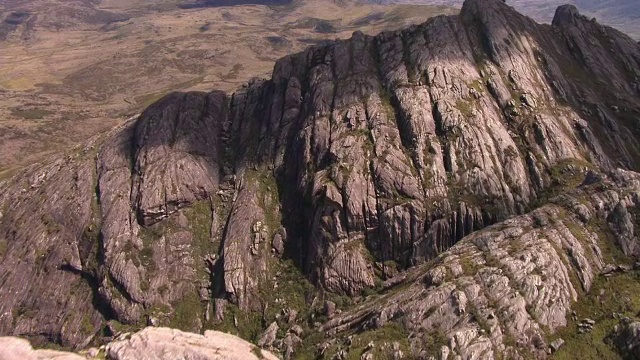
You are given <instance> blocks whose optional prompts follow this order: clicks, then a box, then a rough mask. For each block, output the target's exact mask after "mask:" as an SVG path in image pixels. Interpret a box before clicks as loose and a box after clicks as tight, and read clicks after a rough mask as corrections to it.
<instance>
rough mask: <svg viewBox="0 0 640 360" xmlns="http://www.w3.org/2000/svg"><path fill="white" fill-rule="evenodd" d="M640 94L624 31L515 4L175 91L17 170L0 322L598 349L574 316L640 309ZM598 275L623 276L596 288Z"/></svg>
mask: <svg viewBox="0 0 640 360" xmlns="http://www.w3.org/2000/svg"><path fill="white" fill-rule="evenodd" d="M639 94H640V46H639V45H638V44H637V43H636V42H635V41H633V40H632V39H631V38H629V37H628V36H626V35H624V34H622V33H620V32H619V31H617V30H614V29H612V28H609V27H606V26H602V25H600V24H598V23H597V22H594V21H591V20H589V19H587V18H585V17H582V16H580V15H579V14H578V12H577V11H576V10H575V8H573V7H561V8H560V9H558V11H557V14H556V18H555V19H554V21H553V25H551V26H550V25H540V24H537V23H536V22H534V21H533V20H531V19H529V18H527V17H525V16H523V15H521V14H519V13H517V12H516V11H515V10H514V9H513V8H511V7H509V6H508V5H506V4H505V3H504V2H503V1H500V0H467V1H466V2H465V4H464V6H463V8H462V11H461V13H460V15H458V16H439V17H436V18H432V19H431V20H429V21H428V22H426V23H424V24H422V25H419V26H413V27H410V28H408V29H405V30H402V31H395V32H387V33H382V34H380V35H377V36H367V35H364V34H362V33H360V32H355V33H354V34H353V37H352V38H351V39H349V40H345V41H336V42H332V43H329V44H324V45H318V46H313V47H310V48H308V49H307V50H305V51H304V52H302V53H298V54H293V55H290V56H287V57H285V58H282V59H280V60H279V61H277V63H276V65H275V68H274V70H273V75H272V78H271V79H268V80H263V79H254V80H252V81H251V82H250V83H248V84H247V85H245V86H244V87H242V88H241V89H238V90H237V91H236V92H235V93H233V94H226V93H223V92H220V91H213V92H209V93H200V92H190V93H173V94H171V95H168V96H166V97H164V98H163V99H161V100H160V101H158V102H157V103H155V104H153V105H151V106H150V107H149V108H148V109H147V110H145V111H144V113H143V114H142V115H141V116H140V117H139V118H138V119H137V120H136V121H134V122H130V123H127V124H125V125H124V126H122V127H120V128H118V129H115V130H113V131H112V132H111V133H110V134H109V135H107V136H104V137H100V138H96V139H94V140H92V141H89V142H88V143H87V144H86V146H84V147H80V148H78V149H77V151H75V152H72V153H69V154H66V155H64V156H60V157H58V158H55V159H52V160H51V161H50V162H48V163H45V164H42V165H39V166H33V167H31V168H29V169H27V170H25V171H24V172H22V173H21V174H18V175H16V176H15V177H13V178H12V179H10V180H7V181H4V182H3V183H0V209H1V215H0V251H1V252H0V270H1V271H0V284H2V285H1V286H2V293H1V294H0V314H2V316H0V333H2V334H11V335H19V336H26V337H30V338H32V340H35V341H39V342H55V343H58V344H61V345H63V346H66V347H78V348H82V347H85V346H87V345H88V344H90V343H97V342H101V341H106V340H109V339H110V337H113V336H116V335H117V334H118V333H120V332H123V331H127V330H130V329H134V328H139V327H142V326H144V325H147V324H150V325H154V326H159V325H162V326H169V327H177V328H181V329H183V330H189V331H196V332H200V331H203V330H204V329H211V328H214V329H218V330H226V331H230V332H234V333H237V334H239V335H241V336H243V337H245V338H247V339H249V340H253V341H256V342H258V343H259V344H260V345H261V346H263V347H265V348H270V349H272V350H273V351H279V352H281V353H282V354H283V355H284V356H285V357H286V358H316V357H317V356H325V357H326V358H331V357H332V356H334V354H337V355H336V356H338V358H344V357H345V356H347V355H349V356H351V355H350V354H357V356H360V354H363V356H365V355H366V354H371V356H374V355H375V356H379V357H380V358H398V356H399V357H402V356H407V357H408V358H428V357H429V356H435V357H437V358H442V359H446V358H449V357H450V356H460V357H462V358H499V357H504V356H506V357H512V358H523V357H527V356H534V357H538V358H539V357H546V356H547V351H548V350H549V349H550V345H551V344H557V343H554V341H555V340H556V338H557V336H558V335H557V334H559V333H560V334H564V335H563V336H564V337H565V338H566V340H567V346H580V343H579V341H581V340H580V339H581V338H579V337H577V335H576V337H572V335H571V334H572V333H571V329H576V330H575V331H574V333H576V334H577V331H578V330H577V329H578V328H580V329H586V328H588V327H589V326H591V328H593V327H594V326H605V325H606V324H609V325H610V327H609V328H607V329H604V330H602V331H603V333H607V334H608V333H612V332H613V331H614V329H613V326H614V325H615V324H614V323H612V322H611V321H609V322H607V323H606V324H605V325H602V324H596V322H595V320H594V321H593V322H594V324H595V325H594V324H591V319H587V320H589V321H588V322H585V323H584V324H587V325H585V326H586V327H585V326H582V325H580V326H579V325H578V323H577V321H578V320H580V319H578V316H585V317H587V316H591V315H589V314H590V311H591V310H592V308H589V307H588V306H590V305H589V304H591V303H592V302H595V303H599V304H600V305H599V306H596V307H595V308H593V311H594V312H598V313H600V312H602V311H605V312H606V311H608V313H605V314H602V319H604V318H607V319H611V313H613V312H615V313H616V314H618V313H620V314H623V315H621V316H634V315H635V313H637V312H638V311H640V308H638V307H637V304H638V301H637V300H638V299H637V293H633V291H634V290H633V289H636V288H637V285H635V283H634V282H626V283H625V282H624V281H625V279H628V278H629V277H631V276H636V275H638V274H637V270H632V267H631V266H630V264H633V263H634V262H635V260H636V259H637V257H638V256H639V255H640V242H639V241H638V238H637V232H636V231H635V229H637V228H638V225H640V224H638V222H637V219H638V217H637V214H638V206H640V195H639V194H640V174H638V173H636V172H635V171H638V170H640V157H639V156H638V154H639V152H638V149H639V146H640V144H639V143H638V140H637V139H638V135H639V134H638V126H637V124H638V118H639V116H640V96H639ZM25 224H28V226H25ZM601 274H608V276H610V277H612V282H611V283H610V284H609V285H607V286H614V285H612V284H625V285H620V287H619V288H613V290H610V291H609V292H608V293H607V292H606V291H605V292H604V293H602V294H600V293H598V294H596V295H598V300H597V301H596V300H593V299H594V296H595V295H594V294H593V291H595V289H600V287H601V286H602V282H601V278H602V277H601ZM608 289H611V288H608ZM611 291H614V292H611ZM616 294H624V295H623V296H629V297H630V300H629V302H628V304H627V305H626V307H620V308H618V305H615V306H616V308H615V309H614V308H608V307H607V305H606V304H608V303H605V301H611V304H614V303H615V304H618V301H619V299H618V296H617V295H616ZM612 296H613V298H612ZM603 304H605V305H603ZM611 306H612V307H613V306H614V305H611ZM585 309H588V310H585ZM572 312H575V315H572ZM583 312H585V313H586V314H585V313H583ZM616 316H619V315H616ZM599 319H600V318H598V319H596V320H599ZM580 324H583V323H582V322H581V323H580ZM609 325H606V326H609ZM581 331H582V330H581ZM567 334H569V335H567ZM590 336H594V337H595V336H597V334H596V332H594V333H593V334H592V335H590ZM612 336H613V335H612ZM600 340H602V339H600ZM563 341H564V340H563ZM572 341H573V342H572ZM369 342H371V343H369ZM600 342H602V341H600ZM316 346H317V347H316ZM602 346H605V347H606V346H607V345H606V344H604V343H603V342H602ZM552 348H553V349H554V351H555V350H556V348H557V346H555V345H554V346H553V347H552ZM607 349H609V348H608V347H607ZM316 350H317V351H316ZM585 351H589V350H585ZM594 351H595V350H594ZM607 351H613V350H611V349H609V350H607ZM403 354H404V355H403ZM340 356H342V357H340Z"/></svg>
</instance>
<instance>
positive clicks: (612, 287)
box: [549, 271, 640, 360]
mask: <svg viewBox="0 0 640 360" xmlns="http://www.w3.org/2000/svg"><path fill="white" fill-rule="evenodd" d="M573 308H574V310H575V312H576V320H573V319H571V318H569V324H568V325H567V326H566V327H564V328H562V329H560V330H559V331H558V332H557V333H556V334H555V335H553V336H552V337H551V339H549V340H550V341H553V340H554V339H557V338H562V339H563V340H564V341H565V342H566V343H565V345H564V346H563V347H562V348H561V349H560V350H559V351H558V352H557V353H556V354H554V355H553V356H552V358H553V359H560V360H564V359H567V360H568V359H576V356H577V354H580V355H579V358H580V359H585V360H590V359H593V360H601V359H620V358H621V356H620V354H619V353H618V352H617V351H616V349H614V347H613V346H612V343H611V341H610V338H609V337H610V335H611V333H612V331H613V328H614V327H615V325H617V324H618V323H619V318H620V317H624V316H629V317H633V316H635V315H636V314H637V313H638V312H639V311H640V272H638V271H631V272H628V273H624V274H617V275H614V276H612V277H604V276H600V277H598V278H597V279H596V280H595V282H594V284H593V286H592V287H591V289H590V291H589V292H588V293H587V294H584V296H581V297H580V300H579V301H578V302H576V303H575V304H574V306H573ZM614 314H616V315H615V317H614ZM585 318H589V319H593V320H595V321H596V324H595V325H594V327H593V330H592V331H591V332H586V333H584V334H579V333H578V324H579V323H580V322H581V321H582V319H585Z"/></svg>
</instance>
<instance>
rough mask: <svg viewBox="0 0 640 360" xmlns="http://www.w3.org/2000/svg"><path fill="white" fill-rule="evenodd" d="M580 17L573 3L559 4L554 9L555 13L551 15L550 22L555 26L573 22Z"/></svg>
mask: <svg viewBox="0 0 640 360" xmlns="http://www.w3.org/2000/svg"><path fill="white" fill-rule="evenodd" d="M580 17H581V15H580V11H578V8H577V7H576V6H575V5H572V4H566V5H561V6H559V7H558V8H557V9H556V14H555V16H554V17H553V22H552V24H553V25H555V26H562V25H569V24H573V23H574V22H575V20H576V19H579V18H580Z"/></svg>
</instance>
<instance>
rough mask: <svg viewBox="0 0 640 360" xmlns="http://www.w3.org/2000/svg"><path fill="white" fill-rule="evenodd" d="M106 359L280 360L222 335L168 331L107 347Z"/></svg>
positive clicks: (146, 331) (135, 336)
mask: <svg viewBox="0 0 640 360" xmlns="http://www.w3.org/2000/svg"><path fill="white" fill-rule="evenodd" d="M106 355H107V358H108V359H112V360H155V359H202V360H245V359H246V360H254V359H255V360H259V359H266V360H277V359H278V358H277V357H276V356H274V355H273V354H271V353H269V352H268V351H265V350H261V349H259V348H257V347H256V346H255V345H253V344H251V343H249V342H247V341H245V340H242V339H240V338H238V337H236V336H233V335H229V334H225V333H222V332H219V331H210V330H209V331H205V333H204V335H199V334H192V333H186V332H182V331H178V330H173V329H167V328H146V329H144V330H142V331H140V332H138V333H135V334H133V335H131V338H129V339H125V340H119V341H114V342H112V343H110V344H108V345H107V347H106Z"/></svg>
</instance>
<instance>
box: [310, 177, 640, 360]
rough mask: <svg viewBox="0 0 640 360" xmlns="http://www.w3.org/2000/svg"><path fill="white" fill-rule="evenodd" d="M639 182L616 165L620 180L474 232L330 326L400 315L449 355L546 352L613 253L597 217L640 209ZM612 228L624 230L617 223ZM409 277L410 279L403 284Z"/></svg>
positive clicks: (367, 324) (375, 324)
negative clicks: (550, 337)
mask: <svg viewBox="0 0 640 360" xmlns="http://www.w3.org/2000/svg"><path fill="white" fill-rule="evenodd" d="M639 185H640V175H639V174H637V173H633V172H625V171H617V172H615V173H614V174H613V178H612V180H611V181H605V182H602V183H597V184H594V185H590V186H583V187H581V188H579V189H576V190H574V191H572V192H569V193H567V194H564V195H560V196H559V197H557V198H554V199H552V200H551V203H550V204H548V205H545V206H542V207H540V208H538V209H536V210H534V211H533V212H531V213H529V214H526V215H522V216H517V217H514V218H512V219H509V220H507V221H504V222H501V223H499V224H496V225H493V226H490V227H488V228H486V229H483V230H481V231H478V232H476V233H474V234H471V235H469V236H467V237H465V238H464V239H463V240H462V241H460V242H459V243H458V244H456V245H455V246H454V247H452V248H451V249H450V250H448V251H447V252H445V253H443V254H442V255H440V256H439V257H438V258H436V259H435V260H434V261H433V262H431V263H429V264H427V265H423V266H419V267H417V268H415V269H413V270H410V271H409V272H408V274H406V275H404V278H403V279H402V281H401V282H400V284H393V285H392V286H389V289H388V292H389V295H386V296H384V297H383V298H382V299H377V300H376V302H375V303H370V302H367V303H364V304H363V305H360V306H359V307H358V308H357V309H354V310H353V311H349V312H347V313H343V314H342V315H340V316H338V317H336V318H334V319H332V320H330V321H328V322H327V323H326V324H325V325H324V326H323V330H324V331H328V332H332V333H335V332H340V331H344V330H346V329H353V328H360V329H368V330H373V329H378V328H383V327H384V326H386V325H388V324H389V323H390V322H400V323H402V325H403V326H404V327H405V328H406V329H407V331H409V332H412V333H414V334H431V333H434V332H441V333H442V334H443V335H444V341H443V342H442V343H440V344H438V345H439V346H442V350H441V351H440V353H441V354H451V355H454V356H456V355H460V356H462V358H464V359H468V358H472V359H478V358H494V357H495V356H496V355H497V354H511V355H510V356H511V357H514V358H516V357H517V356H518V354H520V355H524V354H526V353H530V354H532V355H534V356H535V357H544V356H545V354H546V351H547V348H548V345H547V343H546V341H545V331H550V332H554V331H555V330H556V329H558V328H559V327H563V326H566V325H567V319H568V317H569V315H570V313H571V306H572V304H573V303H574V302H575V301H577V300H578V298H579V296H581V295H582V294H585V293H586V292H588V291H589V289H590V288H591V285H592V283H593V281H594V278H595V277H597V276H598V275H599V273H600V271H601V269H603V268H604V267H605V264H607V263H610V262H611V261H612V260H613V259H612V257H611V256H612V254H611V253H607V246H609V245H608V244H607V241H609V240H608V239H607V238H604V236H603V234H606V232H607V231H608V230H607V229H603V228H602V226H598V225H595V224H599V223H604V224H606V222H607V218H609V217H610V215H611V214H612V213H613V212H615V211H616V209H617V208H618V207H619V206H620V204H621V203H622V204H627V206H628V208H629V210H630V211H633V212H634V213H637V212H638V211H640V186H639ZM612 225H613V224H612ZM605 227H606V226H605ZM611 231H613V233H614V234H615V235H618V233H617V229H616V227H615V226H611ZM636 236H637V235H636ZM402 284H405V285H408V284H410V286H409V288H404V289H402V291H394V289H393V286H401V285H402ZM430 340H431V339H430V338H428V337H421V336H417V337H415V338H414V339H413V340H412V347H413V348H414V349H422V348H427V347H428V346H429V345H431V344H428V343H426V342H425V341H430ZM509 344H511V345H509ZM425 355H430V354H425ZM441 358H442V359H446V358H447V357H446V356H444V355H442V356H441Z"/></svg>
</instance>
